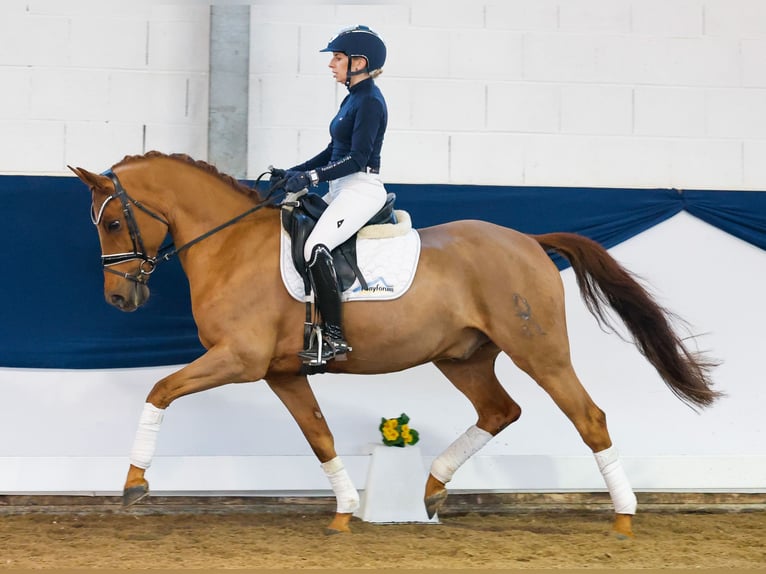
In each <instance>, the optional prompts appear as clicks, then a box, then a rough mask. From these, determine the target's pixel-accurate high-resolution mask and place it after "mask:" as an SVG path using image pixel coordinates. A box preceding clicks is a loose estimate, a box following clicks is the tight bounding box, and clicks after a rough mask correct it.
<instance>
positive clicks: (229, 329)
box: [70, 152, 720, 536]
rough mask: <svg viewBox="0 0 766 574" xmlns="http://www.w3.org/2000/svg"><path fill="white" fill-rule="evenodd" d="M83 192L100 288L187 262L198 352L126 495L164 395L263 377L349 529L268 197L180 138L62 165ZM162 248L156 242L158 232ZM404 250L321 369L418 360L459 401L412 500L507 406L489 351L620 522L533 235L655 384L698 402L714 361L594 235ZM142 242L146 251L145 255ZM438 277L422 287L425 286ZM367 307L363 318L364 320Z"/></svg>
mask: <svg viewBox="0 0 766 574" xmlns="http://www.w3.org/2000/svg"><path fill="white" fill-rule="evenodd" d="M70 169H72V171H74V172H75V174H77V176H78V177H79V178H80V179H81V180H82V181H83V182H84V183H85V184H86V185H87V186H88V187H89V188H90V190H91V192H92V200H93V205H92V218H93V222H94V224H96V226H97V229H98V234H99V238H100V242H101V247H102V252H103V255H102V261H103V264H104V270H105V273H104V294H105V297H106V301H107V302H108V303H110V304H111V305H114V306H115V307H117V308H118V309H120V310H122V311H133V310H135V309H137V308H138V307H140V306H141V305H143V304H144V303H145V302H146V300H147V298H148V297H149V289H148V286H147V282H148V279H149V277H150V274H151V272H152V271H154V268H155V266H156V265H157V264H159V263H161V262H162V261H163V260H166V259H167V258H169V257H170V256H175V255H177V256H178V257H179V258H180V262H181V264H182V266H183V269H184V271H185V273H186V275H187V277H188V280H189V284H190V288H191V297H192V310H193V314H194V319H195V322H196V324H197V327H198V330H199V337H200V340H201V342H202V344H203V345H204V347H205V348H206V352H205V353H204V354H203V355H202V356H201V357H199V358H198V359H197V360H195V361H193V362H192V363H190V364H188V365H186V366H185V367H183V368H182V369H180V370H179V371H177V372H175V373H173V374H171V375H169V376H167V377H165V378H163V379H162V380H160V381H158V382H157V383H156V384H155V385H154V387H153V388H152V390H151V391H150V393H149V395H148V396H147V399H146V404H145V406H144V411H143V413H142V415H141V418H140V420H139V427H138V430H137V432H136V440H135V443H134V447H133V450H132V453H131V464H130V467H129V470H128V474H127V479H126V482H125V490H124V497H123V501H124V503H125V504H126V505H128V504H133V503H134V502H136V501H138V500H140V499H142V498H143V497H144V496H146V495H147V494H148V492H149V485H148V482H147V480H146V478H145V471H146V468H147V467H148V466H149V464H150V463H151V459H152V456H153V454H154V451H155V446H156V438H157V433H158V431H159V427H160V424H161V421H162V417H163V414H164V409H166V408H167V407H168V406H169V405H170V404H171V403H172V402H173V401H175V400H176V399H178V398H179V397H182V396H184V395H189V394H191V393H196V392H199V391H204V390H206V389H211V388H214V387H218V386H220V385H225V384H228V383H239V382H246V381H259V380H265V381H266V383H267V384H268V385H269V387H270V388H271V389H272V391H273V392H274V393H275V394H276V395H277V396H278V397H279V399H280V400H281V401H282V402H283V403H284V405H285V406H286V407H287V409H288V411H289V412H290V413H291V415H292V416H293V417H294V419H295V421H296V422H297V424H298V426H299V427H300V429H301V431H303V434H304V436H305V437H306V439H307V440H308V442H309V444H310V445H311V448H312V450H313V451H314V453H315V454H316V456H317V458H318V459H319V462H320V463H321V465H322V468H323V469H324V470H325V473H326V474H327V476H328V479H329V481H330V484H331V486H332V489H333V491H334V493H335V495H336V500H337V503H338V505H337V511H336V513H335V515H334V517H333V519H332V520H331V522H330V524H329V526H328V532H341V531H348V530H349V521H350V518H351V516H352V513H353V511H354V510H355V509H356V507H357V506H358V500H359V497H358V494H357V491H356V489H355V488H354V486H353V484H351V481H350V479H349V477H348V474H347V473H346V471H345V469H344V468H343V464H342V462H341V460H340V458H339V457H338V456H337V454H336V452H335V447H334V442H333V435H332V433H331V432H330V429H329V427H328V425H327V422H326V421H325V419H324V417H323V415H322V411H321V409H320V407H319V405H318V404H317V400H316V398H315V397H314V394H313V392H312V390H311V388H310V386H309V383H308V380H307V377H306V376H305V375H304V374H301V361H300V359H299V358H298V356H297V355H296V352H297V351H299V350H300V349H301V348H302V343H303V340H302V337H303V332H302V328H301V325H302V324H303V322H304V319H305V307H304V304H303V303H301V302H299V301H296V300H295V299H293V298H291V296H290V295H289V294H288V291H287V289H286V288H285V286H284V284H283V281H282V278H281V275H280V262H279V257H280V248H279V246H280V233H281V229H280V225H281V224H280V210H279V209H278V207H279V206H277V205H274V204H273V203H274V202H273V201H266V200H264V198H262V197H261V196H260V194H259V193H258V192H257V190H255V189H252V188H250V187H247V186H244V185H242V184H240V183H239V182H237V181H236V180H235V179H234V178H232V177H230V176H227V175H225V174H221V173H219V172H218V170H216V169H215V168H214V167H213V166H211V165H209V164H207V163H205V162H201V161H194V160H193V159H191V158H189V157H188V156H185V155H180V154H174V155H165V154H162V153H159V152H149V153H147V154H145V155H143V156H128V157H126V158H124V159H123V160H122V161H120V162H119V163H117V164H116V165H114V166H113V167H112V168H111V170H109V171H108V172H106V174H102V175H98V174H95V173H91V172H89V171H86V170H85V169H82V168H70ZM168 232H169V233H170V235H171V236H172V238H173V241H174V245H175V246H177V247H175V248H174V249H173V250H172V251H171V252H170V253H168V252H166V251H165V252H161V251H160V249H161V243H162V241H163V240H164V238H165V237H166V234H167V233H168ZM418 233H419V235H420V238H421V254H420V259H419V262H418V267H417V270H416V274H415V278H414V280H413V282H412V285H411V287H410V288H409V290H408V291H407V292H406V293H405V294H404V295H402V296H401V297H399V298H398V299H395V300H392V301H365V302H358V301H357V302H348V303H345V304H344V317H345V318H344V322H345V329H346V335H347V338H348V341H349V342H350V344H351V345H352V346H353V352H352V353H350V354H349V355H348V359H347V360H346V361H342V362H339V361H330V362H329V363H328V372H333V373H357V374H375V373H388V372H394V371H400V370H403V369H407V368H409V367H413V366H415V365H420V364H424V363H428V362H432V363H434V364H435V365H436V367H437V368H438V369H439V370H440V371H441V372H442V373H443V374H444V375H445V376H446V377H447V379H449V380H450V382H451V383H452V384H453V385H454V386H455V387H456V388H457V389H458V390H459V391H461V392H462V393H463V394H464V395H465V396H466V398H467V399H468V400H469V401H470V402H471V404H472V405H473V407H474V408H475V409H476V413H477V417H478V418H477V421H476V423H475V425H473V426H472V427H471V428H469V429H468V431H466V433H464V434H463V435H462V436H460V437H458V438H457V439H456V441H455V442H454V443H453V444H452V445H450V447H448V449H447V450H446V451H445V452H444V453H442V455H440V456H439V457H437V459H436V460H434V464H433V465H432V467H431V472H430V474H429V477H428V480H427V482H426V485H425V496H424V501H425V505H426V509H427V511H428V514H429V516H433V515H434V513H435V512H436V511H437V510H438V508H439V507H440V506H441V505H442V504H443V502H444V500H445V498H446V496H447V490H446V483H447V482H448V481H449V480H450V479H451V478H452V475H453V473H454V472H455V471H456V470H457V468H458V467H459V466H460V465H461V464H463V463H464V462H465V461H466V460H467V459H468V458H469V457H470V456H471V455H472V454H474V453H475V452H476V451H478V450H479V449H480V448H481V446H483V445H484V444H485V443H486V442H487V441H488V440H489V439H490V438H491V437H493V436H495V435H497V434H498V433H499V432H500V431H502V430H503V429H504V428H505V427H507V426H508V425H510V424H511V423H513V422H514V421H515V420H517V419H518V418H519V416H520V415H521V407H520V406H519V405H518V404H517V403H516V402H515V401H514V400H513V399H512V398H511V397H510V396H509V395H508V393H507V392H506V391H505V389H504V388H503V386H502V385H501V384H500V382H499V381H498V379H497V378H496V376H495V372H494V363H495V359H496V358H497V356H498V354H499V353H500V352H504V353H506V354H507V355H508V356H509V357H510V358H511V359H512V360H513V362H514V363H515V364H516V365H517V366H518V367H519V368H521V369H522V370H523V371H525V372H526V373H527V374H529V376H530V377H532V378H533V379H534V380H535V381H536V382H537V383H538V384H539V385H540V386H541V387H542V388H543V389H544V390H545V391H546V392H547V393H548V394H549V395H550V397H551V398H552V399H553V401H554V402H555V403H556V404H557V405H558V407H559V408H560V409H561V410H562V411H563V412H564V414H566V416H567V417H568V418H569V419H570V420H571V421H572V423H573V424H574V426H575V428H576V429H577V432H579V434H580V436H581V437H582V440H583V441H584V442H585V444H586V445H587V446H588V447H589V448H590V449H591V451H592V452H593V453H594V457H595V459H596V462H597V464H598V467H599V470H600V471H601V473H602V475H603V477H604V480H605V483H606V486H607V489H608V491H609V493H610V495H611V498H612V501H613V503H614V507H615V515H614V516H615V518H614V521H613V525H612V528H613V530H614V532H615V533H616V534H617V535H618V536H632V535H633V534H632V515H633V514H634V512H635V507H636V499H635V495H634V494H633V491H632V489H631V488H630V485H629V483H628V481H627V478H626V477H625V473H624V471H623V469H622V466H621V462H620V459H619V457H618V455H617V452H616V449H615V448H614V447H613V445H612V441H611V439H610V436H609V432H608V430H607V425H606V417H605V415H604V413H603V411H602V410H601V409H599V407H598V406H596V404H595V403H594V402H593V400H592V399H591V397H590V396H589V395H588V393H587V391H586V390H585V389H584V388H583V386H582V385H581V383H580V381H579V380H578V378H577V375H576V374H575V371H574V369H573V367H572V363H571V360H570V349H569V340H568V335H567V328H566V317H565V311H564V290H563V283H562V280H561V277H560V274H559V271H558V269H557V268H556V266H555V265H554V264H553V262H552V261H551V259H550V257H549V256H548V254H547V253H546V251H551V252H557V253H559V254H561V255H563V256H564V257H566V258H567V259H568V260H569V261H570V263H571V264H572V267H573V269H574V272H575V274H576V277H577V281H578V285H579V288H580V292H581V295H582V297H583V299H584V300H585V302H586V304H587V305H588V308H589V309H590V311H591V312H592V313H593V314H594V316H595V317H596V318H597V319H598V320H599V321H600V322H603V323H605V324H607V325H608V324H609V318H608V317H607V315H606V309H605V307H606V306H611V307H612V308H613V309H614V310H615V311H616V312H617V314H618V315H619V317H620V319H621V320H622V321H623V322H624V324H625V325H626V326H627V328H628V329H629V331H630V333H631V335H632V337H633V339H634V341H635V343H636V346H637V348H638V350H639V351H640V352H641V353H642V354H643V355H644V356H645V357H646V359H647V360H648V361H649V362H650V363H651V364H652V365H653V366H654V367H655V368H656V369H657V371H658V372H659V374H660V376H661V377H662V379H663V380H664V381H665V383H666V384H667V386H668V387H669V388H670V390H671V391H672V392H673V393H674V394H676V395H677V396H678V397H679V398H680V399H681V400H683V401H684V402H686V403H688V404H689V405H690V406H692V407H705V406H709V405H710V404H712V403H713V402H714V401H715V399H716V398H717V397H718V396H719V394H720V393H719V392H717V391H715V390H713V389H712V385H711V382H710V377H709V374H710V370H711V368H712V367H713V366H714V362H713V361H710V360H706V359H704V358H703V357H701V356H700V355H699V354H698V353H694V352H691V351H690V350H688V349H687V348H686V347H685V346H684V343H683V342H682V340H681V338H680V337H679V335H678V334H677V333H676V332H675V330H674V328H673V327H672V326H671V318H672V315H671V314H670V313H669V312H668V311H666V310H665V309H664V308H662V307H660V306H659V305H658V304H657V302H655V301H654V300H653V298H652V297H651V296H650V294H649V293H648V292H647V291H646V290H645V289H644V288H643V287H642V286H641V285H640V284H639V283H638V282H637V281H636V280H635V279H634V277H633V276H632V275H631V273H630V272H628V271H626V270H625V269H624V268H622V267H621V266H620V265H619V264H618V263H617V262H616V261H615V260H614V259H613V258H612V257H611V255H609V253H608V252H607V251H606V250H605V249H604V248H603V247H601V246H600V245H599V244H597V243H596V242H594V241H591V240H590V239H588V238H585V237H582V236H580V235H577V234H571V233H548V234H544V235H526V234H523V233H520V232H517V231H514V230H512V229H508V228H505V227H501V226H498V225H494V224H491V223H487V222H482V221H455V222H451V223H447V224H444V225H437V226H434V227H429V228H425V229H420V230H418ZM158 254H159V255H158ZM436 285H449V286H450V288H449V289H442V290H440V291H439V296H438V297H435V296H434V294H433V293H434V286H436ZM371 323H374V324H375V326H376V327H375V329H369V325H370V324H371Z"/></svg>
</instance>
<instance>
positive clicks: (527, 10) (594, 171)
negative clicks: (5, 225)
mask: <svg viewBox="0 0 766 574" xmlns="http://www.w3.org/2000/svg"><path fill="white" fill-rule="evenodd" d="M355 23H368V24H370V25H371V26H373V27H374V28H377V29H378V31H379V32H380V33H381V34H382V35H383V37H384V38H385V39H386V41H387V44H388V47H389V56H388V62H387V65H386V69H385V73H384V75H383V76H382V77H381V78H380V79H379V81H378V83H379V85H380V86H381V88H382V89H383V92H384V94H385V95H386V98H387V101H388V104H389V112H390V123H389V130H388V133H387V136H386V142H385V146H384V149H383V175H384V178H385V179H386V180H388V181H391V182H403V183H408V182H411V183H414V182H434V183H453V184H467V183H481V184H497V185H564V186H570V185H587V186H622V187H678V188H684V187H687V188H692V187H693V188H721V189H756V190H761V189H766V168H764V167H763V165H764V163H765V162H763V160H762V158H763V157H764V150H766V65H764V56H766V2H764V1H763V0H410V1H403V2H398V3H397V2H394V1H387V0H381V1H379V2H376V3H370V4H364V3H357V2H343V3H337V4H332V3H324V2H310V1H308V0H307V1H306V2H292V1H291V2H277V1H265V2H254V3H252V4H251V30H252V37H251V46H250V62H251V70H250V72H251V88H250V102H251V106H250V117H249V133H250V146H249V150H248V172H249V175H250V176H253V177H254V176H255V175H257V174H258V173H260V172H261V171H262V170H263V169H265V168H266V166H268V165H269V164H271V163H273V164H275V165H278V166H289V165H292V164H294V163H297V162H299V161H302V160H304V159H306V158H307V157H309V156H311V155H313V154H315V153H317V152H318V151H320V150H321V149H322V148H323V147H324V146H325V145H326V143H327V142H328V139H329V136H328V133H327V127H328V124H329V121H330V119H331V118H332V116H333V115H334V113H335V110H336V109H337V106H338V104H339V103H340V101H341V99H342V98H343V97H344V95H345V89H344V88H343V87H342V86H338V85H336V84H334V83H333V81H332V78H331V76H330V72H329V70H328V69H327V62H328V60H329V56H328V55H327V54H323V53H319V52H318V50H319V49H320V48H322V47H323V46H324V45H326V42H327V41H328V40H329V38H330V37H331V36H332V34H333V33H334V32H335V31H336V30H337V29H338V28H340V27H342V26H345V25H349V24H355ZM0 38H2V42H0V82H2V87H3V89H2V90H0V134H2V135H1V136H0V171H2V172H3V173H65V164H66V163H67V162H69V163H77V164H79V165H83V166H84V167H89V168H92V169H103V168H105V167H107V166H108V164H111V163H113V162H115V161H117V160H119V159H120V158H121V157H122V156H123V155H125V154H132V153H142V152H143V151H146V150H148V149H151V148H159V149H162V150H163V151H167V152H172V151H180V152H186V153H190V154H191V155H193V156H195V157H198V158H202V159H204V158H206V156H207V105H208V87H207V81H208V45H209V6H208V5H206V3H204V2H181V1H180V0H164V1H161V0H158V1H156V2H153V1H150V0H143V1H138V2H95V1H93V2H85V1H83V2H74V1H73V2H60V1H58V0H4V1H3V2H2V3H0ZM43 138H44V139H45V141H38V140H40V139H43Z"/></svg>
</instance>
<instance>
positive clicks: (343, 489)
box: [322, 456, 359, 514]
mask: <svg viewBox="0 0 766 574" xmlns="http://www.w3.org/2000/svg"><path fill="white" fill-rule="evenodd" d="M322 470H324V473H325V475H327V478H328V479H329V481H330V486H332V491H333V492H334V493H335V501H336V502H337V504H338V507H337V510H336V512H337V513H339V514H351V513H352V512H354V511H355V510H356V509H357V508H359V493H358V492H357V491H356V488H354V485H353V483H352V482H351V478H349V476H348V473H347V472H346V469H345V467H344V466H343V461H341V460H340V457H339V456H336V457H335V458H334V459H332V460H328V461H327V462H323V463H322Z"/></svg>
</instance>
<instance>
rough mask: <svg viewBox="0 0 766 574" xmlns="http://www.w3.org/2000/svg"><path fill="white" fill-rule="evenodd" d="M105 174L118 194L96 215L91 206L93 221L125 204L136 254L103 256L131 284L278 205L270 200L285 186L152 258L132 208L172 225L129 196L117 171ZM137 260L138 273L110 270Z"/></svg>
mask: <svg viewBox="0 0 766 574" xmlns="http://www.w3.org/2000/svg"><path fill="white" fill-rule="evenodd" d="M267 173H269V172H268V171H265V172H263V173H262V174H261V175H259V176H258V178H257V179H256V180H255V186H256V187H257V186H258V183H259V182H260V181H261V179H262V178H263V176H265V175H266V174H267ZM102 175H105V176H107V177H109V178H110V179H111V180H112V183H113V184H114V193H113V194H112V195H110V196H109V197H107V198H106V200H105V201H104V203H103V204H101V208H100V209H99V210H98V213H96V210H95V206H94V205H91V216H90V217H91V221H92V222H93V225H98V224H99V223H100V222H101V219H102V217H103V215H104V208H105V207H106V205H107V204H108V203H109V202H110V201H111V200H113V199H118V200H119V201H120V204H121V205H122V213H123V215H124V216H125V222H126V223H127V225H128V232H129V233H130V240H131V242H132V243H133V251H132V252H128V253H112V254H109V255H102V256H101V263H102V265H103V267H104V271H106V272H108V273H113V274H115V275H119V276H120V277H123V278H125V279H127V280H129V281H134V282H136V283H146V282H147V281H148V279H149V276H150V275H151V274H152V273H154V270H155V269H156V268H157V265H159V264H160V263H161V262H163V261H169V260H170V259H172V258H173V257H175V256H176V255H178V254H179V253H181V252H182V251H185V250H186V249H189V248H190V247H192V246H193V245H196V244H197V243H199V242H200V241H203V240H204V239H207V238H208V237H210V236H211V235H214V234H216V233H218V232H219V231H221V230H223V229H226V228H227V227H229V226H230V225H234V224H235V223H237V222H239V221H240V220H242V219H244V218H245V217H247V216H248V215H250V214H252V213H255V212H256V211H258V210H259V209H261V208H263V207H269V206H273V205H274V203H273V202H272V201H270V200H271V199H272V195H273V194H274V192H275V191H276V190H277V189H279V188H280V187H281V186H282V184H283V183H284V182H283V181H281V180H277V181H276V182H274V183H273V184H272V185H271V186H270V188H269V191H268V193H267V195H266V198H265V199H264V200H263V201H261V202H260V203H258V204H256V205H254V206H253V207H251V208H250V209H248V210H247V211H244V212H243V213H240V214H239V215H237V216H235V217H233V218H231V219H229V220H228V221H225V222H224V223H222V224H221V225H218V226H216V227H214V228H213V229H211V230H209V231H206V232H205V233H203V234H202V235H200V236H199V237H195V238H194V239H192V240H191V241H188V242H187V243H185V244H183V245H182V246H181V247H176V246H175V245H174V244H173V243H170V244H169V245H166V246H165V247H161V248H160V249H159V251H158V253H157V255H156V256H154V257H152V256H150V255H147V254H146V250H145V248H144V242H143V239H142V238H141V230H140V229H139V228H138V223H137V222H136V218H135V216H134V214H133V208H132V205H135V206H136V207H137V208H138V209H140V210H141V211H143V212H144V213H146V214H147V215H149V216H150V217H152V218H154V219H156V220H157V221H159V222H160V223H162V224H163V225H165V227H168V228H170V224H169V223H168V222H167V220H165V219H164V218H163V217H162V216H160V215H158V214H157V213H155V212H153V211H152V210H151V209H149V208H148V207H146V206H145V205H143V204H142V203H141V202H139V201H137V200H136V199H134V198H132V197H131V196H130V195H128V192H127V191H125V188H124V187H123V186H122V183H120V180H119V178H118V177H117V174H116V173H114V171H112V170H111V169H109V170H107V171H105V172H104V173H103V174H102ZM136 259H140V260H141V263H140V264H139V266H138V274H131V273H121V272H119V271H115V270H114V269H110V267H111V266H113V265H119V264H120V263H125V262H127V261H133V260H136Z"/></svg>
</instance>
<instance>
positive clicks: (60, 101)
mask: <svg viewBox="0 0 766 574" xmlns="http://www.w3.org/2000/svg"><path fill="white" fill-rule="evenodd" d="M30 96H31V97H30V110H29V113H30V117H32V118H35V119H40V120H62V121H64V120H68V119H69V120H107V119H108V118H109V110H108V101H109V76H108V74H106V73H104V72H102V71H97V70H87V69H71V68H69V69H62V68H34V69H33V72H32V91H31V94H30Z"/></svg>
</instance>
